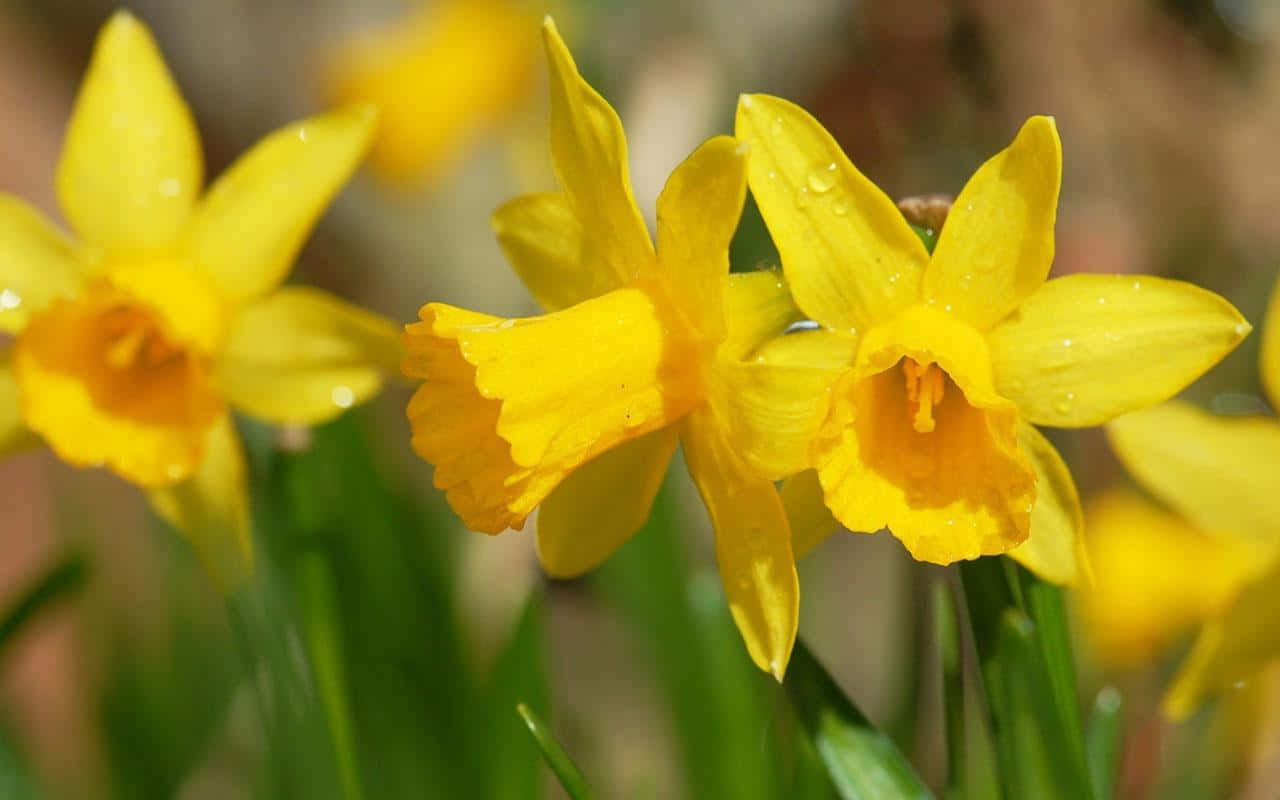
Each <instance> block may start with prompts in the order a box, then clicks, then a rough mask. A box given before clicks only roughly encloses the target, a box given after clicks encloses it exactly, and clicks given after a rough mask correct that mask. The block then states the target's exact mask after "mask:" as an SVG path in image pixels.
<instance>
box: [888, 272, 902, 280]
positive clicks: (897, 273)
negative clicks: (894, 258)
mask: <svg viewBox="0 0 1280 800" xmlns="http://www.w3.org/2000/svg"><path fill="white" fill-rule="evenodd" d="M901 277H902V273H901V272H895V273H893V274H892V275H890V276H889V279H888V280H889V283H897V282H898V280H899V279H900V278H901Z"/></svg>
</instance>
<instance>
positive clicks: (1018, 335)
mask: <svg viewBox="0 0 1280 800" xmlns="http://www.w3.org/2000/svg"><path fill="white" fill-rule="evenodd" d="M1248 332H1249V324H1248V323H1247V322H1245V321H1244V318H1243V317H1241V316H1240V314H1239V312H1237V311H1236V310H1235V309H1234V308H1233V307H1232V306H1231V304H1230V303H1228V302H1227V301H1226V300H1223V299H1222V298H1221V297H1219V296H1218V295H1216V294H1214V293H1212V292H1208V291H1205V290H1204V289H1200V288H1198V287H1196V286H1192V285H1191V284H1189V283H1183V282H1182V281H1171V280H1165V279H1163V278H1153V277H1149V276H1143V277H1141V278H1138V277H1133V276H1126V275H1070V276H1067V277H1065V278H1057V279H1055V280H1051V281H1049V282H1048V283H1046V284H1044V285H1043V286H1041V287H1040V289H1039V291H1037V292H1036V293H1035V294H1033V295H1032V296H1031V297H1029V298H1028V299H1027V300H1026V302H1024V303H1023V304H1022V306H1021V307H1020V308H1019V309H1018V310H1017V311H1016V312H1015V313H1014V314H1013V315H1012V316H1010V317H1008V318H1007V319H1006V320H1004V321H1003V322H1001V323H1000V324H999V325H997V326H996V327H995V328H994V329H992V330H991V331H989V332H988V334H987V342H988V344H989V345H990V347H991V357H992V359H993V361H994V364H995V372H996V386H997V388H998V389H999V391H1000V394H1002V395H1004V396H1005V397H1007V398H1009V399H1010V400H1012V401H1013V402H1014V403H1016V404H1017V406H1018V411H1019V412H1021V413H1022V415H1023V416H1024V417H1025V418H1027V419H1028V420H1030V421H1031V422H1033V423H1035V424H1037V425H1053V426H1058V427H1065V428H1075V427H1082V426H1088V425H1099V424H1102V423H1104V422H1106V421H1107V420H1109V419H1112V418H1114V417H1116V416H1119V415H1120V414H1124V413H1126V412H1129V411H1133V410H1135V409H1139V408H1145V407H1146V406H1150V405H1154V404H1156V403H1159V402H1161V401H1162V400H1167V399H1168V398H1170V397H1172V396H1173V395H1175V394H1177V393H1178V392H1180V391H1182V389H1183V388H1184V387H1186V386H1187V384H1189V383H1191V382H1192V381H1194V380H1195V379H1196V378H1198V377H1199V376H1200V375H1202V374H1203V373H1204V372H1205V370H1207V369H1209V367H1211V366H1213V365H1214V364H1216V363H1218V361H1220V360H1221V359H1222V357H1223V356H1225V355H1226V354H1227V353H1229V352H1231V349H1232V348H1233V347H1235V346H1236V344H1238V343H1239V342H1240V340H1241V339H1242V338H1244V336H1245V335H1246V334H1247V333H1248Z"/></svg>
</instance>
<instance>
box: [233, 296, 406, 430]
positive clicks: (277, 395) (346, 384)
mask: <svg viewBox="0 0 1280 800" xmlns="http://www.w3.org/2000/svg"><path fill="white" fill-rule="evenodd" d="M401 356H402V351H401V348H400V330H399V328H398V327H397V326H396V325H395V323H393V322H391V320H388V319H385V318H383V317H380V316H378V315H377V314H373V313H370V312H368V311H365V310H364V309H361V308H357V307H355V306H353V305H349V304H347V303H344V302H343V301H341V300H339V299H338V298H336V297H334V296H333V295H330V294H328V293H326V292H321V291H319V290H317V289H309V288H304V287H301V286H290V287H286V288H284V289H281V290H280V291H278V292H275V293H273V294H272V295H271V296H269V297H267V298H266V299H265V300H262V301H260V302H257V303H254V304H253V305H251V306H249V307H247V308H245V309H244V310H243V311H242V312H240V313H239V314H237V315H236V317H235V319H234V320H233V321H232V323H231V328H230V329H229V330H228V332H227V338H226V341H225V342H224V343H223V348H222V352H221V354H220V356H219V358H218V362H217V368H216V380H217V383H218V386H219V388H220V390H221V391H222V393H223V395H224V396H225V397H226V398H227V401H228V402H229V403H231V405H232V406H234V407H235V408H237V409H239V410H241V411H243V412H244V413H246V414H249V415H250V416H254V417H258V418H260V419H264V420H268V421H270V422H275V423H278V424H292V425H315V424H318V423H321V422H324V421H326V420H329V419H332V418H333V417H336V416H337V415H339V414H341V413H342V412H343V411H345V410H346V409H348V408H350V407H351V406H353V405H356V404H358V403H363V402H364V401H366V400H368V399H369V398H371V397H373V396H374V395H375V394H377V392H378V390H379V389H381V388H382V381H383V378H384V377H385V376H386V375H395V374H397V373H398V372H399V365H400V360H401Z"/></svg>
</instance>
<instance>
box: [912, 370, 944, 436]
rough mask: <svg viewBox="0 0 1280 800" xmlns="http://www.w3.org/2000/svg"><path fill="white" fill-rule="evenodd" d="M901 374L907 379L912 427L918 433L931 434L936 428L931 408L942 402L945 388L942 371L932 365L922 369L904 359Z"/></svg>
mask: <svg viewBox="0 0 1280 800" xmlns="http://www.w3.org/2000/svg"><path fill="white" fill-rule="evenodd" d="M902 372H903V374H905V375H906V379H907V404H908V407H909V408H910V411H911V415H912V417H913V419H912V423H911V424H912V427H914V428H915V429H916V431H917V432H918V433H932V432H933V429H934V428H935V427H937V421H936V420H935V419H934V418H933V407H934V406H935V405H937V404H938V403H941V402H942V396H943V393H944V392H945V391H946V386H947V382H946V379H945V376H944V375H943V372H942V369H941V368H939V367H938V366H937V365H936V364H932V363H929V364H925V365H924V366H923V367H922V366H920V365H919V364H918V363H916V361H915V360H914V359H910V358H904V359H903V360H902Z"/></svg>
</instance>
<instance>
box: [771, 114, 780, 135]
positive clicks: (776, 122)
mask: <svg viewBox="0 0 1280 800" xmlns="http://www.w3.org/2000/svg"><path fill="white" fill-rule="evenodd" d="M769 133H772V134H773V135H774V136H777V135H778V134H780V133H782V117H774V118H773V124H772V125H770V126H769Z"/></svg>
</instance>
